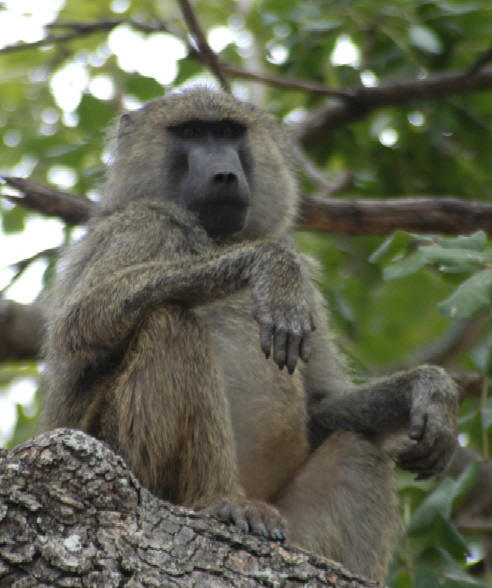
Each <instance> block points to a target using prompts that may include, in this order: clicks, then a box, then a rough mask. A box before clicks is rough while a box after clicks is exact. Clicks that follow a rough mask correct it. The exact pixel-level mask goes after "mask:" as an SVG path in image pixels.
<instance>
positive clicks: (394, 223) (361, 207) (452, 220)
mask: <svg viewBox="0 0 492 588" xmlns="http://www.w3.org/2000/svg"><path fill="white" fill-rule="evenodd" d="M3 180H4V181H5V182H6V183H7V184H9V185H10V186H13V187H15V188H17V189H19V190H21V191H22V192H23V193H24V196H23V197H17V196H11V195H8V194H4V197H5V198H7V199H8V200H10V201H11V202H15V203H16V204H19V205H20V206H25V207H26V208H29V209H31V210H37V211H39V212H41V213H43V214H47V215H52V216H58V217H60V218H62V219H63V220H64V221H65V222H67V223H69V224H79V223H83V222H85V221H86V220H87V218H88V217H89V214H90V210H91V208H92V206H93V203H92V202H91V201H90V200H88V199H86V198H83V197H81V196H74V195H73V194H68V193H67V192H61V191H59V190H54V189H53V188H49V187H47V186H43V185H41V184H37V183H36V182H33V181H31V180H25V179H22V178H14V177H11V176H4V177H3ZM297 226H298V228H299V229H303V230H312V231H326V232H330V233H338V234H344V235H386V234H388V233H391V232H392V231H394V230H396V229H406V230H411V231H416V232H421V233H470V232H472V231H475V230H477V229H483V230H484V231H486V232H488V233H489V234H492V203H489V202H481V201H478V200H460V199H459V198H451V197H445V196H443V197H437V198H423V197H422V198H420V197H419V198H393V199H388V200H363V199H351V200H345V199H344V200H334V199H331V200H330V199H322V198H316V197H309V196H306V197H305V198H304V199H303V200H302V202H301V210H300V213H299V220H298V224H297Z"/></svg>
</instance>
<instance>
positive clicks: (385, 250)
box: [369, 231, 413, 263]
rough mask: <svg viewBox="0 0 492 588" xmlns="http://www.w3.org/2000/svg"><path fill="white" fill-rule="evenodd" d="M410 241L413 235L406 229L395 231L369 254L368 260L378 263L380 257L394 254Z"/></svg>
mask: <svg viewBox="0 0 492 588" xmlns="http://www.w3.org/2000/svg"><path fill="white" fill-rule="evenodd" d="M412 241H413V237H412V236H411V235H410V233H407V232H406V231H395V232H394V233H393V234H392V235H391V236H390V237H388V239H386V240H385V241H383V243H381V245H380V246H379V247H378V248H377V249H376V250H375V251H374V252H373V253H372V254H371V256H370V257H369V261H370V262H371V263H378V262H380V261H381V260H382V259H384V258H387V257H389V256H391V255H395V254H396V253H397V252H398V251H400V250H402V249H405V247H407V246H408V245H409V244H410V243H411V242H412Z"/></svg>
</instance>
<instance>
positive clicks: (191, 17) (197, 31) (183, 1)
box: [178, 0, 231, 93]
mask: <svg viewBox="0 0 492 588" xmlns="http://www.w3.org/2000/svg"><path fill="white" fill-rule="evenodd" d="M178 4H179V7H180V9H181V12H182V14H183V18H184V19H185V22H186V24H187V26H188V28H189V29H190V31H191V34H192V35H193V38H194V39H195V42H196V44H197V46H198V49H199V52H200V55H201V58H202V61H204V62H205V63H206V64H207V65H208V67H209V68H210V70H211V71H212V73H213V74H214V75H215V77H216V78H217V79H218V80H219V82H220V85H221V86H222V89H223V90H225V91H226V92H229V93H230V91H231V87H230V85H229V82H228V81H227V78H226V77H225V76H224V74H223V73H222V69H221V66H220V63H219V60H218V59H217V56H216V55H215V53H214V52H213V51H212V49H211V48H210V45H209V44H208V43H207V39H206V37H205V34H204V32H203V30H202V27H201V26H200V23H199V22H198V19H197V17H196V15H195V13H194V11H193V8H192V7H191V4H190V3H189V2H188V0H178Z"/></svg>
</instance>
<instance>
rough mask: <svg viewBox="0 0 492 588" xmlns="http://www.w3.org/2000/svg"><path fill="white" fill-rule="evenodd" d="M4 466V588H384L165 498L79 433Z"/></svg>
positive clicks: (52, 438) (48, 437)
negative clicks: (128, 587)
mask: <svg viewBox="0 0 492 588" xmlns="http://www.w3.org/2000/svg"><path fill="white" fill-rule="evenodd" d="M0 465H1V467H0V513H1V517H0V537H1V538H2V542H1V544H2V546H1V549H0V584H1V585H2V586H14V585H17V583H18V585H19V586H20V585H22V586H28V585H29V586H32V587H36V586H53V587H54V588H58V587H62V586H68V585H70V586H81V585H84V586H122V585H124V584H125V585H126V584H127V583H128V584H131V585H133V586H190V587H191V586H212V585H213V586H217V587H219V586H237V587H238V588H241V587H246V586H248V587H254V586H258V587H259V586H266V585H268V586H280V585H282V586H287V585H301V584H304V583H307V584H309V585H310V586H329V587H332V588H334V587H339V588H363V587H367V588H369V587H373V588H376V586H377V584H376V583H375V582H370V581H368V580H364V579H362V578H359V577H357V576H354V575H353V574H351V573H350V572H348V571H346V570H345V569H343V568H342V567H341V566H340V565H339V564H337V563H335V562H331V561H329V560H326V559H323V558H319V557H316V556H314V555H310V554H309V553H306V552H301V551H299V550H296V549H293V548H290V547H287V546H286V545H281V544H279V543H273V542H269V541H266V540H265V539H260V538H257V537H254V536H252V535H248V534H246V533H243V532H241V531H239V530H238V529H236V528H234V527H231V526H226V525H224V524H222V523H220V522H218V521H217V520H215V519H213V518H211V517H207V516H205V515H201V514H199V513H196V512H193V511H191V510H189V509H184V508H179V507H175V506H172V505H170V504H168V503H166V502H163V501H161V500H158V499H157V498H155V497H154V496H152V495H151V494H150V492H148V491H147V490H145V489H144V488H142V487H141V486H140V484H139V483H138V481H137V480H136V478H135V477H134V476H133V475H132V474H131V473H130V472H129V470H128V469H127V467H126V465H125V463H124V462H123V460H122V459H121V458H120V457H118V456H117V455H115V454H114V453H113V452H112V451H111V450H110V449H109V448H108V447H107V446H106V445H104V444H103V443H101V442H99V441H97V440H96V439H93V438H91V437H89V436H88V435H85V434H84V433H82V432H81V431H70V430H67V429H57V430H56V431H52V432H51V433H45V434H43V435H40V436H39V437H36V438H35V439H32V440H30V441H28V442H27V443H24V444H23V445H19V446H17V447H16V448H15V449H14V450H13V451H11V452H10V453H8V454H7V453H6V452H4V453H3V455H2V456H1V458H0Z"/></svg>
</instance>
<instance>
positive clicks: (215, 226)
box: [102, 88, 297, 239]
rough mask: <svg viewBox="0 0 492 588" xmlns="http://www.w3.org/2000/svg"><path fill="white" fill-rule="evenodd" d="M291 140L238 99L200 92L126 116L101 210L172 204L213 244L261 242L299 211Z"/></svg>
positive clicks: (158, 102)
mask: <svg viewBox="0 0 492 588" xmlns="http://www.w3.org/2000/svg"><path fill="white" fill-rule="evenodd" d="M290 151H291V148H290V145H289V140H288V137H287V135H286V133H285V132H284V131H283V130H282V129H281V128H280V126H279V125H278V124H277V123H276V122H275V121H274V120H273V119H272V118H271V117H270V116H268V115H267V114H266V113H265V112H262V111H260V110H258V109H257V108H255V107H254V106H253V105H251V104H248V103H245V102H240V101H239V100H236V99H235V98H233V97H232V96H229V95H227V94H221V93H218V92H215V91H212V90H208V89H203V88H200V89H193V90H188V91H185V92H182V93H180V94H175V95H171V96H169V97H166V98H162V99H158V100H154V101H152V102H149V103H148V104H146V105H145V106H143V107H142V108H141V109H139V110H136V111H134V112H131V113H128V114H124V115H123V116H122V117H121V118H120V121H119V125H118V127H117V133H116V137H115V139H114V160H113V162H112V164H111V165H110V168H109V171H108V178H107V182H106V187H105V193H104V198H103V203H102V207H103V209H105V210H109V211H111V210H113V209H114V208H116V207H117V206H118V205H120V204H122V203H125V202H128V201H130V200H135V199H154V200H155V199H157V200H161V201H162V200H171V201H173V202H176V203H178V204H179V205H180V206H182V207H184V208H186V209H188V210H190V211H192V212H194V213H196V214H197V215H198V218H199V219H200V222H201V224H202V225H203V227H204V228H205V229H206V231H207V232H208V233H209V235H211V236H212V237H214V238H218V239H231V238H232V239H235V238H241V239H242V238H253V239H254V238H258V237H268V236H270V235H275V234H280V233H282V232H283V231H285V230H287V229H288V228H290V226H291V225H292V221H293V219H294V216H295V213H296V207H297V189H296V182H295V179H294V176H293V174H292V172H291V169H290V168H292V164H291V158H290V157H289V155H288V154H289V153H290Z"/></svg>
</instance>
